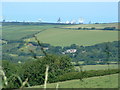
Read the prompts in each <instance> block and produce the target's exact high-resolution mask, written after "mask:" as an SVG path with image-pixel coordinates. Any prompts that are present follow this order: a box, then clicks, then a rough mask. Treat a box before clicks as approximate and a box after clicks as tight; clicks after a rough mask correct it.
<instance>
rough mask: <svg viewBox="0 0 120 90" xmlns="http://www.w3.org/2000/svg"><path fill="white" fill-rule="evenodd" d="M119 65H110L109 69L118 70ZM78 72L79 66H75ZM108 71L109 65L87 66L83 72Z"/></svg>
mask: <svg viewBox="0 0 120 90" xmlns="http://www.w3.org/2000/svg"><path fill="white" fill-rule="evenodd" d="M117 68H118V64H110V65H109V69H117ZM75 69H76V70H80V68H79V66H75ZM105 69H108V65H85V66H83V70H105Z"/></svg>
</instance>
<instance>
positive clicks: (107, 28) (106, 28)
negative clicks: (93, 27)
mask: <svg viewBox="0 0 120 90" xmlns="http://www.w3.org/2000/svg"><path fill="white" fill-rule="evenodd" d="M115 29H116V28H115V27H105V28H104V30H115Z"/></svg>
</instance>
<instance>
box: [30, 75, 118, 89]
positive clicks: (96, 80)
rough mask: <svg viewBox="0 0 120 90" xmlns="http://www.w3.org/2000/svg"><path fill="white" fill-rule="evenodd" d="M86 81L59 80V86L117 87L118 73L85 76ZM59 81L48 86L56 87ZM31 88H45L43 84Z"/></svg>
mask: <svg viewBox="0 0 120 90" xmlns="http://www.w3.org/2000/svg"><path fill="white" fill-rule="evenodd" d="M83 80H84V81H83V82H82V81H80V80H78V79H77V80H70V81H64V82H58V84H59V87H58V88H117V87H118V74H113V75H106V76H99V77H91V78H85V79H83ZM56 85H57V83H51V84H47V88H56ZM31 88H43V85H41V86H40V85H39V86H33V87H31Z"/></svg>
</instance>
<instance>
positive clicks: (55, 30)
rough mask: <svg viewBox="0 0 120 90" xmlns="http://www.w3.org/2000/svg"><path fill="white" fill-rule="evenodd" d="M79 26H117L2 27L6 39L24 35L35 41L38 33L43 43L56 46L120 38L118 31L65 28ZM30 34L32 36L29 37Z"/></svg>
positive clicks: (106, 25)
mask: <svg viewBox="0 0 120 90" xmlns="http://www.w3.org/2000/svg"><path fill="white" fill-rule="evenodd" d="M78 27H85V28H88V27H96V28H97V29H99V28H104V27H117V23H111V24H79V25H8V26H3V27H2V36H3V37H2V38H3V39H5V40H20V39H23V38H24V37H27V38H26V39H30V40H31V41H34V38H32V36H33V35H34V34H35V35H37V37H38V39H39V40H40V41H41V42H43V43H49V44H51V45H54V46H69V45H71V44H77V45H84V46H91V45H94V44H98V43H103V42H112V41H117V40H118V31H104V30H74V29H65V28H78ZM29 36H30V37H29Z"/></svg>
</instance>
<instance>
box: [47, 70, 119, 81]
mask: <svg viewBox="0 0 120 90" xmlns="http://www.w3.org/2000/svg"><path fill="white" fill-rule="evenodd" d="M119 72H120V70H118V69H110V70H90V71H83V72H82V73H81V72H69V73H66V74H64V75H60V76H58V77H57V79H56V80H54V82H58V81H67V80H73V79H81V78H88V77H95V76H104V75H110V74H116V73H119ZM49 82H51V83H52V82H53V81H49Z"/></svg>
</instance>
